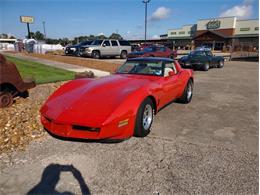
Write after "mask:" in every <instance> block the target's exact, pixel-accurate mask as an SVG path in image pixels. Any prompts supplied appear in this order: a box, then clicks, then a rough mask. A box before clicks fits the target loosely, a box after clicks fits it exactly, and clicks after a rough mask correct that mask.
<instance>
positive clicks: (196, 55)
mask: <svg viewBox="0 0 260 195" xmlns="http://www.w3.org/2000/svg"><path fill="white" fill-rule="evenodd" d="M179 63H180V65H181V66H182V67H183V68H194V69H202V70H204V71H208V70H209V68H213V67H217V68H222V67H223V66H224V58H223V57H222V56H214V55H213V54H212V52H211V51H209V50H195V51H192V52H190V54H189V55H187V56H183V57H182V58H180V59H179Z"/></svg>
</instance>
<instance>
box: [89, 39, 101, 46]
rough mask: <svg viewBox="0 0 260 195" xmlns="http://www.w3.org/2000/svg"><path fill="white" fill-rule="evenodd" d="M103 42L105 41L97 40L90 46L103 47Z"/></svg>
mask: <svg viewBox="0 0 260 195" xmlns="http://www.w3.org/2000/svg"><path fill="white" fill-rule="evenodd" d="M102 42H103V40H95V41H93V42H92V43H91V44H90V45H101V43H102Z"/></svg>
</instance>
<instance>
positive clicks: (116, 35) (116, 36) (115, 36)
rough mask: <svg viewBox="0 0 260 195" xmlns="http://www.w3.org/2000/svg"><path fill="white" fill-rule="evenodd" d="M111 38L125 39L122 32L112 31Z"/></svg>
mask: <svg viewBox="0 0 260 195" xmlns="http://www.w3.org/2000/svg"><path fill="white" fill-rule="evenodd" d="M109 39H123V37H122V36H121V35H120V34H118V33H112V34H111V35H110V36H109Z"/></svg>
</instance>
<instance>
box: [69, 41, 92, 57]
mask: <svg viewBox="0 0 260 195" xmlns="http://www.w3.org/2000/svg"><path fill="white" fill-rule="evenodd" d="M92 42H93V41H83V42H81V43H79V44H76V45H71V46H68V47H66V48H65V55H75V56H81V55H82V53H81V47H83V46H86V45H89V44H91V43H92Z"/></svg>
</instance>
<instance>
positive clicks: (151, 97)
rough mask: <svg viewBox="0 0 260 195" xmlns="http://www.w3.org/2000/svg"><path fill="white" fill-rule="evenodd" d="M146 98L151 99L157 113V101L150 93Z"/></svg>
mask: <svg viewBox="0 0 260 195" xmlns="http://www.w3.org/2000/svg"><path fill="white" fill-rule="evenodd" d="M146 98H150V99H151V100H152V102H153V105H154V113H155V114H156V113H157V103H156V99H155V97H154V96H152V95H149V96H147V97H146Z"/></svg>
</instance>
